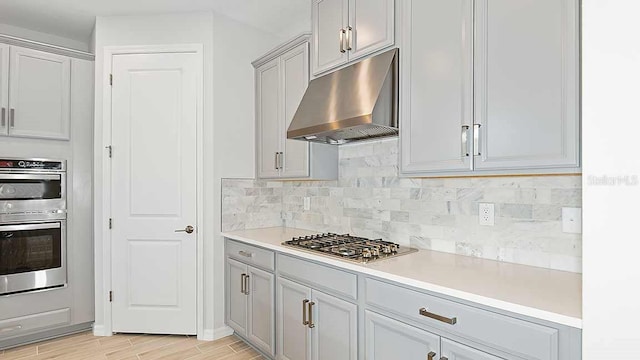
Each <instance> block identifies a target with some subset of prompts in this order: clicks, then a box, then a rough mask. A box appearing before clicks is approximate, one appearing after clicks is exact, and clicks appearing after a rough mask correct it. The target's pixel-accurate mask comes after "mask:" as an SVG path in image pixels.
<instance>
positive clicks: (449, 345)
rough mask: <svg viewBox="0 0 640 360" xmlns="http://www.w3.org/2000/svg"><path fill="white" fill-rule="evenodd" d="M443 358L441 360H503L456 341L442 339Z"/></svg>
mask: <svg viewBox="0 0 640 360" xmlns="http://www.w3.org/2000/svg"><path fill="white" fill-rule="evenodd" d="M441 351H442V357H441V358H440V360H503V359H502V358H500V357H497V356H493V355H491V354H487V353H485V352H482V351H480V350H476V349H474V348H471V347H468V346H465V345H462V344H458V343H457V342H455V341H451V340H448V339H442V348H441Z"/></svg>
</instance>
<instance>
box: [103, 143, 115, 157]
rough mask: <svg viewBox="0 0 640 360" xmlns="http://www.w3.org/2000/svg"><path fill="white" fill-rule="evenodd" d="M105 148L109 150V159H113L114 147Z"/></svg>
mask: <svg viewBox="0 0 640 360" xmlns="http://www.w3.org/2000/svg"><path fill="white" fill-rule="evenodd" d="M105 148H106V149H107V150H109V158H112V157H113V146H111V145H109V146H105Z"/></svg>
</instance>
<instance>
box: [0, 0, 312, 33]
mask: <svg viewBox="0 0 640 360" xmlns="http://www.w3.org/2000/svg"><path fill="white" fill-rule="evenodd" d="M310 4H311V2H310V1H309V0H0V23H5V24H9V25H13V26H19V27H23V28H27V29H30V30H35V31H40V32H44V33H49V34H53V35H57V36H62V37H66V38H70V39H73V40H77V41H82V42H87V41H88V39H89V37H90V35H91V32H92V31H93V25H94V23H95V17H96V16H109V15H141V14H158V13H168V12H190V11H210V10H212V11H215V12H218V13H221V14H223V15H226V16H227V17H230V18H232V19H234V20H236V21H239V22H242V23H245V24H249V25H252V26H254V27H256V28H258V29H260V30H263V31H266V32H269V33H272V34H274V35H276V36H280V37H288V36H292V35H294V34H297V33H299V32H302V31H309V30H310V29H311V26H310V17H311V14H310V8H311V7H310Z"/></svg>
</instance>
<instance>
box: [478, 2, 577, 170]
mask: <svg viewBox="0 0 640 360" xmlns="http://www.w3.org/2000/svg"><path fill="white" fill-rule="evenodd" d="M578 6H579V0H536V1H512V0H491V1H490V4H489V1H488V0H477V1H476V32H475V33H476V43H475V59H476V60H475V61H476V65H475V76H476V79H475V86H476V101H475V111H476V113H475V121H476V123H477V124H478V125H480V128H479V152H480V155H479V156H476V157H475V160H474V161H475V168H476V169H481V170H492V169H536V168H538V169H545V168H546V169H553V168H562V169H571V168H573V169H577V168H578V166H579V157H580V155H579V154H580V144H579V129H580V124H579V90H578V89H579V71H580V66H579V65H580V64H579V53H578V52H579V48H578V46H579V45H578V44H579V34H578V26H579V21H578V16H579V15H578V14H579V8H578Z"/></svg>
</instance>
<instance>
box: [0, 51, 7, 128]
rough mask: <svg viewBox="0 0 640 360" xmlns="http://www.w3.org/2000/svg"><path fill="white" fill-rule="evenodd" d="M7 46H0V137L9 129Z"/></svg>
mask: <svg viewBox="0 0 640 360" xmlns="http://www.w3.org/2000/svg"><path fill="white" fill-rule="evenodd" d="M8 116H9V45H4V44H0V136H2V135H7V134H8V129H9V120H8Z"/></svg>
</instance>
